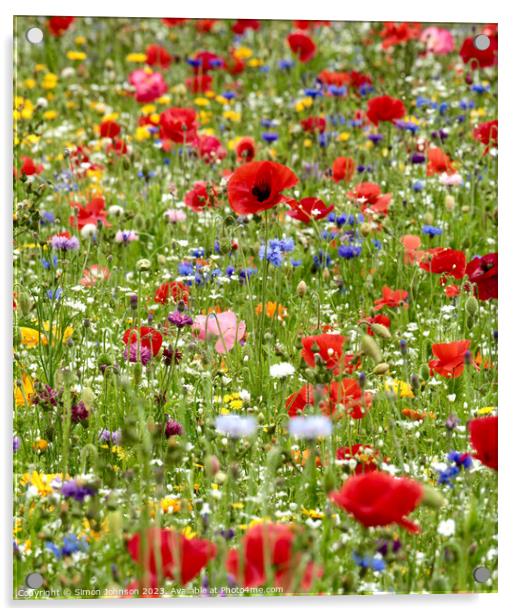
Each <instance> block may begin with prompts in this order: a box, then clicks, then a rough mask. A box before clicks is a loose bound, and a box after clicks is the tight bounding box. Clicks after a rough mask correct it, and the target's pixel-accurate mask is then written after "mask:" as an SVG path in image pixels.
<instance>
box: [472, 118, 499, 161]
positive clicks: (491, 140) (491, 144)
mask: <svg viewBox="0 0 519 616" xmlns="http://www.w3.org/2000/svg"><path fill="white" fill-rule="evenodd" d="M472 135H473V136H474V139H477V140H478V141H480V142H481V143H482V144H483V145H486V146H487V147H486V148H485V150H484V152H483V154H487V153H488V150H489V149H490V148H497V120H491V121H490V122H483V123H481V124H478V125H477V126H476V128H474V130H473V131H472Z"/></svg>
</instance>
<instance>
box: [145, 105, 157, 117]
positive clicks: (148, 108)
mask: <svg viewBox="0 0 519 616" xmlns="http://www.w3.org/2000/svg"><path fill="white" fill-rule="evenodd" d="M155 111H157V107H155V105H143V106H142V107H141V113H142V115H150V113H155Z"/></svg>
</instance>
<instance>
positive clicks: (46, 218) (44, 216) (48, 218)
mask: <svg viewBox="0 0 519 616" xmlns="http://www.w3.org/2000/svg"><path fill="white" fill-rule="evenodd" d="M40 218H41V224H42V225H45V224H52V223H53V222H54V221H55V220H56V217H55V216H54V214H53V213H52V212H47V211H46V210H43V212H40Z"/></svg>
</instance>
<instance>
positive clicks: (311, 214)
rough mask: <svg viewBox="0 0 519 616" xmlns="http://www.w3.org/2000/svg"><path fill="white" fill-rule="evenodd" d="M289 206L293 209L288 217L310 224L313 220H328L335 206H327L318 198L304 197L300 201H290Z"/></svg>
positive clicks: (288, 213)
mask: <svg viewBox="0 0 519 616" xmlns="http://www.w3.org/2000/svg"><path fill="white" fill-rule="evenodd" d="M287 203H288V205H290V207H291V208H292V209H291V210H290V211H289V212H287V215H288V216H290V218H294V219H295V220H300V221H301V222H304V223H306V224H309V223H310V222H311V221H312V220H321V219H322V218H326V216H328V214H329V213H330V212H331V211H333V208H334V206H333V205H326V204H325V203H324V202H323V201H321V199H318V198H317V197H304V198H303V199H301V200H300V201H296V200H295V199H288V200H287Z"/></svg>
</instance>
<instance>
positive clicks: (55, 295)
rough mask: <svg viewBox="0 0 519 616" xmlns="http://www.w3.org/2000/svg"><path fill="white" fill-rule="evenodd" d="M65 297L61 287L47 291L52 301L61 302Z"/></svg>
mask: <svg viewBox="0 0 519 616" xmlns="http://www.w3.org/2000/svg"><path fill="white" fill-rule="evenodd" d="M62 296H63V289H62V288H61V287H58V288H57V289H54V290H53V289H49V290H48V291H47V297H48V298H49V299H50V300H59V299H61V298H62Z"/></svg>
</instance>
